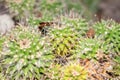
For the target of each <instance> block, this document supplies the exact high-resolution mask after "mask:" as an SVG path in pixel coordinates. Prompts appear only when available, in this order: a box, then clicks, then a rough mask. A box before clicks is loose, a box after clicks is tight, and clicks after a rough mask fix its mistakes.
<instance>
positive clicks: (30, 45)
mask: <svg viewBox="0 0 120 80" xmlns="http://www.w3.org/2000/svg"><path fill="white" fill-rule="evenodd" d="M9 36H10V39H9V41H7V44H8V46H7V48H8V52H7V53H6V54H3V55H2V59H1V61H0V62H1V63H0V65H1V68H2V70H1V73H2V74H4V77H6V78H8V79H15V80H21V79H25V80H26V79H34V78H36V79H40V77H41V75H42V74H40V73H43V71H44V69H45V68H47V67H48V66H49V65H50V64H51V62H52V61H50V60H52V58H53V56H52V55H51V54H50V52H49V48H47V46H45V45H46V44H47V43H46V44H45V42H44V41H45V38H42V37H40V35H39V34H38V33H37V32H35V31H34V30H33V29H31V28H28V27H22V26H18V27H17V28H15V29H14V30H13V31H12V32H11V33H10V35H8V37H9Z"/></svg>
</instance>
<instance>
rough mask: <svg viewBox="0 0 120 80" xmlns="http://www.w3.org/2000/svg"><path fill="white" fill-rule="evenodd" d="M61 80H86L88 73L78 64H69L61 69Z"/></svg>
mask: <svg viewBox="0 0 120 80" xmlns="http://www.w3.org/2000/svg"><path fill="white" fill-rule="evenodd" d="M61 73H62V74H61V75H62V76H61V80H86V79H87V74H88V73H87V71H86V70H85V69H84V67H82V66H81V65H80V64H77V63H76V62H75V63H74V62H72V63H68V64H67V65H65V66H63V67H62V69H61Z"/></svg>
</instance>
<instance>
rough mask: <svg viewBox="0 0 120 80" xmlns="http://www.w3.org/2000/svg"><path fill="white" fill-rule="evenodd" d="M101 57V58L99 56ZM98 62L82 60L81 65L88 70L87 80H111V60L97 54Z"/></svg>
mask: <svg viewBox="0 0 120 80" xmlns="http://www.w3.org/2000/svg"><path fill="white" fill-rule="evenodd" d="M99 55H100V56H99ZM97 56H99V57H98V59H97V61H95V60H92V59H81V60H80V64H81V65H83V66H84V67H85V69H87V70H88V73H89V74H88V79H87V80H109V79H111V78H112V76H111V75H110V74H109V73H110V72H111V71H112V69H113V66H112V65H113V63H112V61H111V59H110V58H109V57H108V56H107V55H105V54H102V53H101V54H99V53H98V54H97Z"/></svg>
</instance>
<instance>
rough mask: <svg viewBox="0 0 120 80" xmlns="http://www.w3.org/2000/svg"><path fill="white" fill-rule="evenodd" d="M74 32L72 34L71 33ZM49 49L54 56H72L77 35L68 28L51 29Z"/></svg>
mask: <svg viewBox="0 0 120 80" xmlns="http://www.w3.org/2000/svg"><path fill="white" fill-rule="evenodd" d="M73 32H74V33H73ZM51 36H52V39H51V47H52V48H53V53H54V54H55V55H56V56H67V55H70V54H73V52H74V50H75V49H76V45H77V40H78V38H77V33H76V32H75V31H74V30H72V29H71V28H70V27H66V28H63V29H52V31H51Z"/></svg>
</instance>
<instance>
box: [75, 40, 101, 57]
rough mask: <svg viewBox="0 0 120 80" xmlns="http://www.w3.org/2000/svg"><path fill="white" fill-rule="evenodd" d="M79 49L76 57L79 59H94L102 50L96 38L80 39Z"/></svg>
mask: <svg viewBox="0 0 120 80" xmlns="http://www.w3.org/2000/svg"><path fill="white" fill-rule="evenodd" d="M79 44H80V47H79V50H78V54H77V55H76V56H77V57H81V58H88V59H91V58H95V56H96V54H97V52H98V51H99V50H100V49H101V50H102V44H103V43H102V42H101V41H100V40H99V39H98V38H94V39H91V38H81V39H80V41H79Z"/></svg>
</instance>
